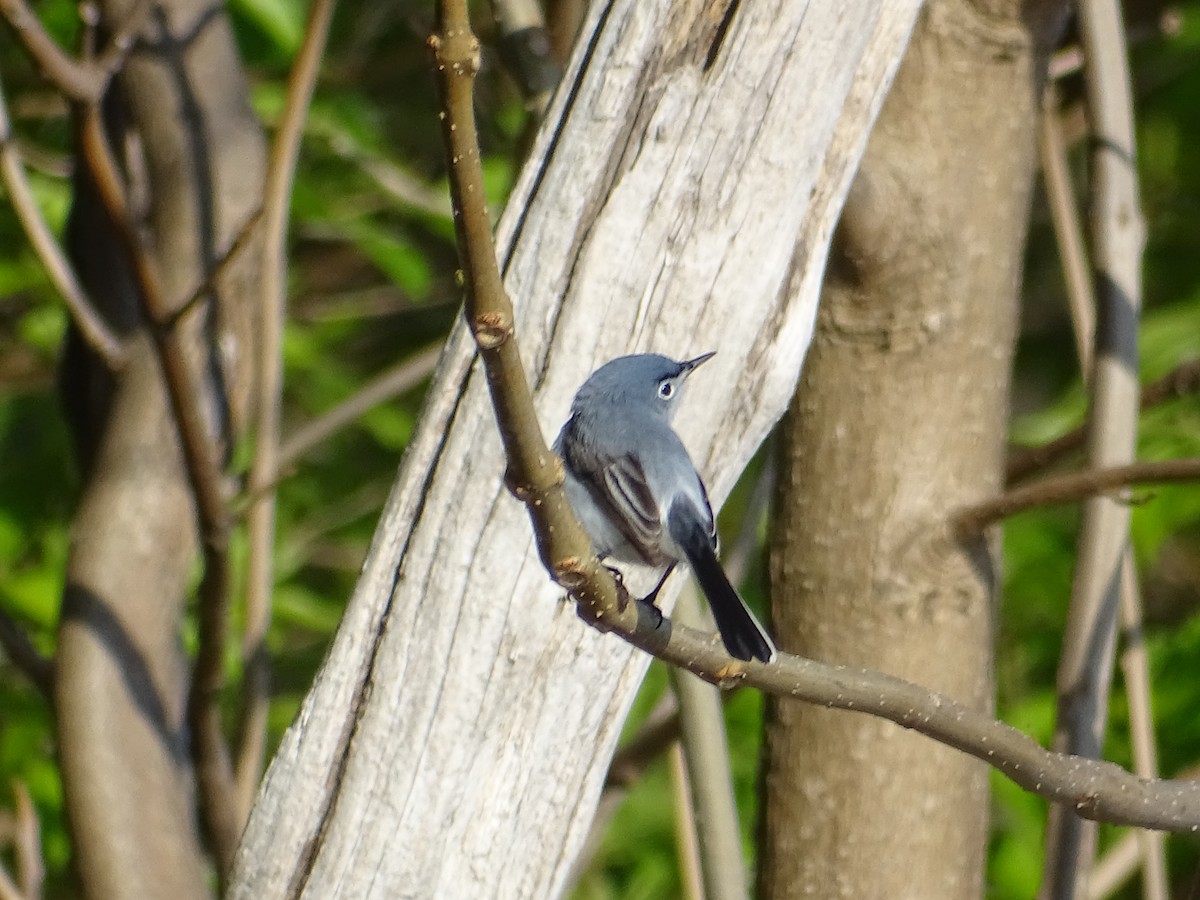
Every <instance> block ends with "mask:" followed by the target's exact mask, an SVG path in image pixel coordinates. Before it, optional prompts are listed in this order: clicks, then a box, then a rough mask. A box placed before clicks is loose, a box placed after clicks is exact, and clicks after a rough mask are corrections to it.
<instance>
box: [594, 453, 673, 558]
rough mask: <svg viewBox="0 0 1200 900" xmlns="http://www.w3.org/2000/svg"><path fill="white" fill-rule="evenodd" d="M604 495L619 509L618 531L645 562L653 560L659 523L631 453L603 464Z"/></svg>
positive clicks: (643, 475)
mask: <svg viewBox="0 0 1200 900" xmlns="http://www.w3.org/2000/svg"><path fill="white" fill-rule="evenodd" d="M604 486H605V487H606V488H607V489H608V491H607V493H608V498H609V500H610V501H611V502H612V504H613V505H614V506H615V507H616V508H617V509H618V510H619V511H620V512H621V514H622V515H621V516H620V519H619V521H620V523H621V530H622V531H623V532H625V536H626V537H628V538H629V541H630V543H631V544H633V545H634V547H636V548H637V549H638V550H639V552H641V553H642V555H643V556H645V557H647V562H652V563H657V562H658V560H657V559H655V557H657V556H658V555H659V554H658V549H657V548H658V546H659V543H660V542H661V540H662V531H663V523H662V519H661V518H659V514H658V504H657V503H656V502H655V501H654V493H653V491H651V490H650V484H649V482H647V480H646V472H645V470H644V469H643V468H642V466H641V464H640V463H639V462H638V461H637V460H636V459H634V458H633V457H632V456H620V457H617V458H616V459H613V460H611V461H610V462H609V464H608V465H607V466H605V467H604Z"/></svg>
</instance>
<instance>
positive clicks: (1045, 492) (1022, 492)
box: [950, 456, 1200, 538]
mask: <svg viewBox="0 0 1200 900" xmlns="http://www.w3.org/2000/svg"><path fill="white" fill-rule="evenodd" d="M1196 479H1200V457H1196V456H1188V457H1184V458H1182V459H1165V460H1159V461H1154V462H1136V463H1129V464H1128V465H1124V466H1113V467H1112V468H1108V469H1085V470H1084V471H1082V472H1068V473H1065V474H1062V475H1051V476H1048V477H1046V478H1043V479H1041V480H1040V481H1035V482H1032V483H1030V484H1025V485H1022V486H1021V487H1017V488H1013V489H1012V490H1011V491H1007V492H1005V493H1003V494H1000V495H999V496H997V497H993V498H991V499H990V500H984V501H983V502H982V503H976V504H974V505H972V506H968V507H965V508H964V509H960V510H958V511H957V512H955V513H954V515H952V516H951V517H950V526H951V528H952V529H953V531H954V533H955V534H956V535H957V536H958V537H963V538H965V537H970V536H972V535H976V534H978V533H979V532H981V531H982V530H983V529H985V528H987V527H988V526H989V525H992V524H995V523H996V522H999V521H1000V520H1001V519H1007V518H1008V517H1009V516H1015V515H1016V514H1017V513H1020V512H1025V511H1026V510H1030V509H1034V508H1035V507H1038V506H1052V505H1054V504H1056V503H1072V502H1075V501H1078V500H1086V499H1087V498H1089V497H1096V496H1100V495H1104V494H1108V493H1111V492H1112V491H1115V490H1117V489H1118V488H1126V487H1131V486H1133V485H1139V484H1168V483H1172V482H1179V481H1195V480H1196ZM1117 502H1120V501H1119V500H1118V501H1117Z"/></svg>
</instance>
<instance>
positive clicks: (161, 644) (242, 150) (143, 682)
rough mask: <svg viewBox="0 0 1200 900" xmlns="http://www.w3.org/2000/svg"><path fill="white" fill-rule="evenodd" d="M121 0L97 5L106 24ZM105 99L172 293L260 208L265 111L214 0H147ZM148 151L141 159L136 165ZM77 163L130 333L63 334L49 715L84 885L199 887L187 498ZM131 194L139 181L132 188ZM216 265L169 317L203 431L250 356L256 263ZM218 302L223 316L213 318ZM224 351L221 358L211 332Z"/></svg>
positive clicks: (82, 219)
mask: <svg viewBox="0 0 1200 900" xmlns="http://www.w3.org/2000/svg"><path fill="white" fill-rule="evenodd" d="M131 6H132V4H128V3H124V2H113V3H110V4H107V5H105V7H104V19H105V21H106V22H107V23H112V22H122V21H124V20H125V17H126V16H127V15H129V13H130V9H131ZM114 91H116V93H112V94H110V96H109V98H108V99H107V101H106V104H105V106H106V112H107V113H108V115H107V116H106V119H107V122H108V125H109V128H110V131H111V133H113V134H114V135H116V136H117V138H116V140H115V141H114V144H115V147H116V148H117V151H116V152H117V153H120V151H121V149H123V148H124V147H125V146H126V143H125V141H126V139H127V138H129V137H130V135H132V136H133V139H134V140H136V141H137V142H138V143H139V144H140V147H141V149H142V153H141V155H140V157H138V158H135V159H132V160H126V162H127V163H128V164H129V165H130V171H132V172H134V173H135V175H134V176H133V178H132V179H131V180H133V181H135V182H136V183H139V184H140V185H142V186H143V187H144V188H145V196H144V204H145V205H144V208H140V209H138V210H137V211H138V212H140V213H143V214H144V221H143V225H144V227H145V229H146V232H147V233H148V234H149V235H150V241H149V245H150V246H151V247H152V248H153V249H152V250H151V251H150V252H151V253H152V254H153V255H154V257H155V263H156V264H157V266H158V269H159V271H160V272H161V274H162V282H163V285H164V288H165V290H166V295H167V297H168V298H170V300H171V301H172V302H175V303H182V302H183V301H184V300H186V299H187V297H188V295H189V294H190V293H191V292H192V290H194V289H195V288H196V287H198V286H199V284H200V281H201V279H202V278H203V276H204V275H205V274H206V273H207V272H208V271H210V270H211V268H212V267H213V266H214V265H215V263H216V261H217V259H218V258H219V255H220V253H221V252H223V251H224V249H225V248H226V247H227V246H228V245H229V244H230V242H231V241H232V240H233V239H234V237H235V236H236V235H237V233H238V231H239V230H240V228H241V227H242V226H243V225H244V224H245V222H246V221H247V220H248V219H249V217H250V215H251V214H252V213H253V212H254V210H255V206H256V204H257V202H258V199H259V198H260V197H261V194H262V181H263V175H264V169H265V149H264V142H263V137H262V131H261V127H260V125H259V123H258V121H257V119H256V118H255V117H254V115H253V113H252V111H251V110H250V107H249V100H248V91H247V85H246V82H245V79H244V77H243V75H242V71H241V67H240V64H239V62H238V59H237V56H236V48H235V46H234V43H233V37H232V34H231V32H230V30H229V26H228V22H227V21H226V19H225V17H224V14H223V11H222V9H221V6H220V5H219V4H215V5H214V4H213V3H212V2H211V0H204V2H195V0H170V2H166V3H161V4H155V5H151V6H150V8H149V10H148V12H147V17H146V25H145V27H144V28H143V30H142V32H141V36H140V42H139V44H138V45H137V47H136V48H135V49H134V50H133V52H132V53H131V55H130V58H129V60H128V62H127V65H126V66H125V68H124V70H123V71H122V73H121V75H120V76H119V79H118V85H117V87H116V88H114ZM139 162H144V169H142V168H140V167H139ZM85 171H86V167H85V166H84V165H83V164H82V163H81V165H80V167H79V176H78V177H77V180H76V188H77V190H76V196H75V203H74V207H73V209H72V215H71V225H70V229H69V230H70V244H71V251H72V255H73V257H74V259H75V261H76V264H77V266H78V268H79V271H80V272H81V274H82V277H83V280H84V282H85V284H86V285H87V287H88V290H89V293H90V294H91V296H92V297H93V298H94V299H95V302H96V303H97V305H98V306H99V307H100V308H101V309H102V310H103V311H104V313H105V315H106V317H108V318H109V319H110V321H113V322H116V323H120V327H121V329H122V330H123V331H124V332H125V333H126V334H128V335H130V338H129V345H130V354H129V360H128V362H127V364H126V366H125V367H124V368H123V369H122V371H121V372H120V373H118V375H117V376H116V377H115V378H110V377H109V376H108V375H107V374H106V373H103V372H102V370H101V367H100V365H99V363H97V362H96V361H95V360H91V359H89V358H88V356H87V354H86V352H85V350H84V348H83V347H82V346H81V344H80V342H79V341H77V340H72V342H71V346H70V350H69V353H68V356H67V359H66V361H65V363H64V377H63V389H64V394H65V399H66V401H67V406H68V408H69V409H70V410H71V411H72V415H71V418H72V425H73V427H74V429H75V431H76V435H77V443H78V444H79V446H80V448H81V450H82V451H83V455H84V457H85V458H84V460H83V462H84V465H85V468H86V470H87V472H86V482H85V487H84V492H83V497H82V499H81V501H80V507H79V510H78V511H77V513H76V517H75V521H74V524H73V533H72V545H71V553H70V558H69V560H68V565H67V583H66V589H65V592H64V597H63V610H62V621H61V625H60V628H59V636H58V652H57V681H56V695H55V699H56V707H57V708H56V713H57V717H58V728H59V754H60V757H61V761H62V775H63V782H64V790H65V803H66V808H67V813H68V817H69V821H70V827H71V833H72V838H73V845H74V849H75V853H76V864H77V869H78V871H79V874H80V877H81V878H82V881H83V885H84V891H85V893H86V895H87V896H88V897H90V898H93V900H108V898H113V900H116V898H120V900H138V898H146V900H159V898H163V897H171V898H203V897H207V896H210V894H211V892H210V890H209V888H208V883H209V879H210V869H209V866H208V864H207V863H206V861H205V859H204V856H203V853H202V850H201V846H200V841H199V838H198V835H197V830H196V822H197V813H196V809H195V803H194V797H193V789H192V781H191V779H192V775H191V764H190V759H189V754H188V741H187V739H186V732H185V729H184V725H183V716H184V704H185V700H186V697H187V690H188V668H187V659H186V657H185V656H184V654H183V651H182V645H181V626H182V620H183V612H184V602H185V599H186V596H187V587H188V579H189V574H190V572H191V570H192V567H193V565H194V563H195V559H196V549H197V548H196V526H195V513H194V504H193V500H192V494H191V490H190V488H189V484H188V479H187V477H186V475H185V472H184V469H183V462H182V458H181V455H180V451H179V444H178V437H177V432H176V429H175V424H174V420H173V418H172V414H171V411H170V409H169V406H168V404H167V400H166V395H165V392H164V387H163V378H162V374H161V371H160V367H159V362H158V359H157V354H156V353H155V351H154V349H153V345H152V343H151V341H150V339H149V335H148V332H147V330H146V328H145V322H144V319H143V316H142V312H141V304H140V302H139V300H138V298H137V295H136V293H135V292H134V288H133V287H132V285H131V281H130V277H129V275H128V269H127V267H126V266H125V263H124V261H125V255H124V251H123V250H122V249H121V248H120V245H119V243H118V242H116V241H115V240H114V237H113V234H112V230H111V226H110V225H109V221H108V218H107V215H106V213H104V212H103V211H102V210H101V209H100V207H99V201H98V199H97V197H96V196H95V193H94V187H92V186H91V185H90V184H89V183H88V180H87V178H86V175H85V174H84V173H85ZM131 193H133V192H131ZM135 199H136V195H135ZM245 259H246V258H245V257H243V258H242V261H241V262H239V263H237V264H235V265H233V266H231V267H230V268H229V270H228V272H227V273H226V274H225V276H224V277H222V278H221V279H220V280H219V281H218V288H219V291H218V293H219V305H218V308H217V309H210V307H209V306H208V305H207V304H201V305H200V307H199V309H198V310H197V311H195V312H193V313H192V314H190V315H187V316H184V317H183V319H182V322H181V324H180V326H179V327H181V328H183V329H185V334H186V335H187V336H188V341H189V343H188V349H189V352H190V353H191V354H192V363H193V365H194V366H195V367H196V371H197V372H198V373H200V372H204V373H208V374H211V373H212V372H214V371H216V370H217V369H218V368H219V369H220V370H221V372H222V375H223V379H222V380H220V381H215V380H214V381H208V380H207V379H205V384H206V387H207V388H208V390H209V393H208V394H206V396H204V397H201V398H197V401H196V402H198V403H200V404H202V405H203V406H204V408H205V409H206V410H207V411H208V412H209V413H210V419H211V422H212V426H213V440H214V441H221V442H223V445H227V443H228V442H229V441H230V440H231V435H230V434H229V433H228V432H227V431H226V425H227V423H228V421H229V420H233V421H235V422H236V421H238V420H240V419H241V418H242V417H243V416H244V414H245V407H246V403H247V393H248V390H249V387H250V378H249V370H248V369H247V365H248V364H249V362H250V361H251V360H252V359H253V341H252V332H251V330H250V328H249V321H250V317H251V310H252V309H253V304H254V302H255V301H256V299H257V298H256V296H255V294H254V293H253V291H254V289H255V288H254V286H255V279H254V275H253V271H254V270H253V268H248V267H247V265H246V262H245ZM209 317H213V318H214V319H215V321H214V322H213V323H211V324H210V322H209V321H208V319H209ZM218 334H220V335H221V336H222V338H223V343H222V344H221V347H222V350H226V351H231V352H229V353H227V354H226V355H225V356H223V357H221V358H219V359H217V358H215V357H216V354H217V353H218V350H217V346H218V344H217V341H216V340H215V338H216V336H217V335H218Z"/></svg>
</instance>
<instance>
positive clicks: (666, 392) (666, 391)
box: [658, 381, 675, 400]
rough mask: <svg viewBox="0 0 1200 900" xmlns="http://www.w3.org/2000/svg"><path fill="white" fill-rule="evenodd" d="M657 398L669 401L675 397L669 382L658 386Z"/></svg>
mask: <svg viewBox="0 0 1200 900" xmlns="http://www.w3.org/2000/svg"><path fill="white" fill-rule="evenodd" d="M658 396H660V397H661V398H662V399H664V400H670V399H671V398H672V397H673V396H675V385H674V384H673V383H672V382H670V381H664V382H663V383H662V384H660V385H659V386H658Z"/></svg>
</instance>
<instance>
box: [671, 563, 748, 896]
mask: <svg viewBox="0 0 1200 900" xmlns="http://www.w3.org/2000/svg"><path fill="white" fill-rule="evenodd" d="M675 616H676V621H681V622H688V621H693V622H696V623H697V624H698V625H700V624H702V625H703V627H704V628H705V629H706V630H708V629H710V628H711V626H710V625H709V623H707V622H705V621H704V619H705V618H707V615H706V613H705V612H704V610H703V609H702V608H701V606H700V598H699V597H698V596H697V595H696V588H695V585H694V584H690V583H689V584H688V585H687V586H686V587H685V588H684V589H683V593H682V594H681V595H680V598H679V603H678V605H677V606H676V608H675ZM668 674H669V675H670V677H671V687H672V689H673V690H674V691H675V696H676V697H677V698H678V700H679V723H680V744H681V746H682V749H683V757H684V760H685V761H686V763H687V785H688V789H689V791H690V800H691V804H690V806H691V809H692V810H693V811H694V817H695V819H696V820H697V826H696V835H697V838H698V840H699V848H698V849H699V863H700V872H701V875H702V876H703V883H704V893H703V896H704V897H706V898H707V900H746V898H747V896H748V894H747V891H746V861H745V859H744V858H743V857H742V833H741V828H740V827H739V825H738V809H737V800H736V798H735V797H734V793H733V778H732V775H731V767H730V764H729V742H728V739H727V738H726V735H725V718H724V714H723V710H724V707H723V706H722V702H721V692H720V691H719V690H717V689H716V688H715V687H713V686H712V685H711V684H708V683H706V682H703V681H700V680H699V679H697V678H694V677H693V676H692V675H689V674H688V673H687V672H681V671H680V670H679V669H674V668H673V669H671V670H670V671H669V672H668Z"/></svg>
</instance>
